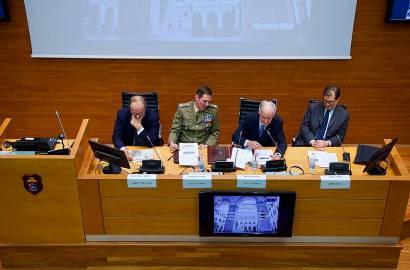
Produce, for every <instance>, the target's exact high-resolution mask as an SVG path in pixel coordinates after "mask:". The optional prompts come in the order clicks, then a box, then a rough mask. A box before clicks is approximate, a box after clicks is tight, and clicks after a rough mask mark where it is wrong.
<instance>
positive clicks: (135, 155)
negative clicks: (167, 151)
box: [130, 149, 154, 162]
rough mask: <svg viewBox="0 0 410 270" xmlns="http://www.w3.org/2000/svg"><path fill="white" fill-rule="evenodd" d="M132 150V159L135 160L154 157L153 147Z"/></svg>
mask: <svg viewBox="0 0 410 270" xmlns="http://www.w3.org/2000/svg"><path fill="white" fill-rule="evenodd" d="M130 152H131V154H132V161H134V162H136V161H143V160H147V159H153V158H154V150H152V149H144V150H131V151H130Z"/></svg>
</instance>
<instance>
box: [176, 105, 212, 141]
mask: <svg viewBox="0 0 410 270" xmlns="http://www.w3.org/2000/svg"><path fill="white" fill-rule="evenodd" d="M218 136H219V120H218V107H217V106H216V105H214V104H210V105H209V106H208V108H206V109H205V110H203V111H197V112H195V108H194V101H190V102H187V103H181V104H178V106H177V111H176V112H175V116H174V119H173V120H172V126H171V129H170V134H169V140H170V141H172V142H174V143H176V144H178V143H198V144H207V145H214V144H216V143H217V142H218Z"/></svg>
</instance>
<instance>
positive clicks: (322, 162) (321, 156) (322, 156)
mask: <svg viewBox="0 0 410 270" xmlns="http://www.w3.org/2000/svg"><path fill="white" fill-rule="evenodd" d="M308 157H309V158H312V157H313V158H315V159H316V165H317V166H319V167H321V168H328V167H329V163H330V162H337V155H336V153H328V152H324V151H308Z"/></svg>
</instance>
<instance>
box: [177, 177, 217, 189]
mask: <svg viewBox="0 0 410 270" xmlns="http://www.w3.org/2000/svg"><path fill="white" fill-rule="evenodd" d="M182 186H183V188H212V175H211V174H185V175H183V176H182Z"/></svg>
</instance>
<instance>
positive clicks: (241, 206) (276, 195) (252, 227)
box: [199, 191, 296, 237]
mask: <svg viewBox="0 0 410 270" xmlns="http://www.w3.org/2000/svg"><path fill="white" fill-rule="evenodd" d="M295 201H296V193H295V192H225V191H213V192H200V193H199V235H200V236H245V237H246V236H265V237H291V236H292V229H293V216H294V209H295Z"/></svg>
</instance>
